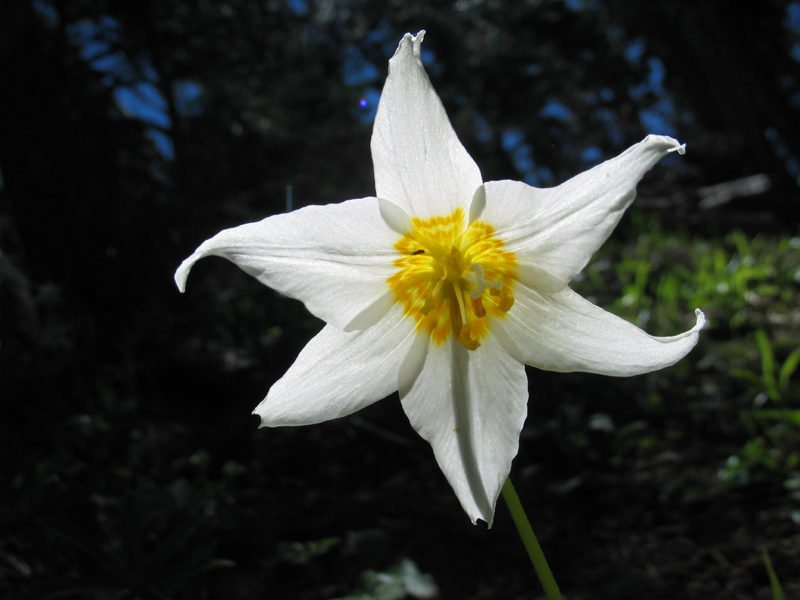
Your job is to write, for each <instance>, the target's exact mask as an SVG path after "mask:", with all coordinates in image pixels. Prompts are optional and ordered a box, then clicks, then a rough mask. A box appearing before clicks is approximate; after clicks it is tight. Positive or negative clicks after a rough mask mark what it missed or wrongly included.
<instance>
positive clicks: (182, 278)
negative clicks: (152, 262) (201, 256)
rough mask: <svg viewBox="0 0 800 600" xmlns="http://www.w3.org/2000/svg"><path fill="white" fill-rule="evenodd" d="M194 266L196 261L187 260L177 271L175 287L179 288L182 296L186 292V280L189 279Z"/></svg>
mask: <svg viewBox="0 0 800 600" xmlns="http://www.w3.org/2000/svg"><path fill="white" fill-rule="evenodd" d="M193 264H194V260H192V259H191V258H187V259H186V260H185V261H183V262H182V263H181V266H180V267H178V270H177V271H175V285H177V286H178V290H179V291H180V293H181V294H183V293H184V292H185V291H186V278H187V277H189V271H191V269H192V265H193Z"/></svg>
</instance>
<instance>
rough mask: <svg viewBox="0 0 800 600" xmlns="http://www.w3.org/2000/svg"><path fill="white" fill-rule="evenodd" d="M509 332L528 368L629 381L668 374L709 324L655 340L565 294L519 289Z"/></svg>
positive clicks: (701, 322) (506, 326)
mask: <svg viewBox="0 0 800 600" xmlns="http://www.w3.org/2000/svg"><path fill="white" fill-rule="evenodd" d="M514 300H515V302H514V306H513V307H512V308H511V310H510V311H509V312H508V313H507V316H506V318H505V319H503V320H502V326H503V329H504V330H505V331H506V333H508V335H509V336H510V337H511V338H512V339H513V340H514V341H515V342H516V344H517V346H518V347H519V348H520V350H521V352H522V355H523V358H524V360H525V363H526V364H529V365H532V366H534V367H538V368H540V369H545V370H547V371H559V372H562V373H566V372H570V371H585V372H588V373H599V374H601V375H613V376H620V377H627V376H629V375H638V374H640V373H648V372H650V371H655V370H657V369H663V368H664V367H668V366H670V365H673V364H675V363H676V362H678V361H679V360H680V359H681V358H683V357H684V356H686V355H687V354H688V353H689V351H690V350H691V349H692V348H694V346H695V344H697V339H698V337H699V332H700V330H701V329H702V328H703V326H704V325H705V322H706V319H705V316H704V315H703V313H702V312H701V311H700V310H697V311H695V312H696V315H697V323H696V324H695V326H694V327H693V328H692V329H690V330H689V331H686V332H684V333H682V334H680V335H676V336H672V337H654V336H651V335H648V334H647V333H645V332H644V331H642V330H641V329H639V328H638V327H636V326H635V325H633V324H631V323H629V322H628V321H625V320H624V319H621V318H619V317H617V316H615V315H612V314H611V313H610V312H607V311H605V310H603V309H602V308H600V307H598V306H595V305H594V304H592V303H591V302H589V301H588V300H586V299H584V298H582V297H581V296H580V295H578V294H576V293H575V292H573V291H572V290H571V289H570V288H565V289H564V290H562V291H561V292H558V293H556V294H547V293H541V292H538V291H536V290H532V289H530V288H527V287H526V286H524V285H517V286H516V287H515V288H514Z"/></svg>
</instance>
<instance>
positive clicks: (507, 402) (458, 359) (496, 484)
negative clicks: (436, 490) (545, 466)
mask: <svg viewBox="0 0 800 600" xmlns="http://www.w3.org/2000/svg"><path fill="white" fill-rule="evenodd" d="M401 400H402V403H403V409H404V410H405V412H406V414H407V415H408V418H409V420H410V421H411V425H412V426H413V427H414V429H416V430H417V431H418V432H419V434H420V435H421V436H422V437H423V438H425V439H426V440H427V441H428V442H429V443H430V444H431V446H432V447H433V452H434V455H435V456H436V461H437V462H438V463H439V467H440V468H441V469H442V471H443V472H444V474H445V477H447V480H448V481H449V482H450V485H451V486H452V487H453V490H454V491H455V493H456V495H457V496H458V499H459V501H460V502H461V506H462V507H463V508H464V510H465V511H466V513H467V514H468V515H469V517H470V519H472V522H473V523H475V522H476V521H477V520H478V519H483V520H484V521H486V522H487V523H488V524H489V526H490V527H491V525H492V520H493V519H494V507H495V504H496V502H497V496H498V495H499V494H500V489H501V488H502V486H503V482H504V481H505V480H506V477H508V473H509V471H510V470H511V461H512V459H513V458H514V456H516V454H517V450H518V448H519V434H520V431H521V430H522V425H523V423H524V421H525V416H526V414H527V402H528V380H527V378H526V376H525V367H524V366H523V365H522V364H521V363H519V362H517V361H516V360H514V359H513V358H511V356H509V355H508V354H507V353H506V352H505V351H504V350H503V349H502V347H501V346H500V344H499V343H498V342H497V341H496V340H495V339H494V338H493V337H492V336H488V337H487V338H486V339H485V340H484V342H483V344H481V346H479V347H478V349H477V350H474V351H469V350H467V349H466V348H464V347H463V346H462V345H461V344H459V343H458V342H454V341H452V340H450V341H448V342H446V343H444V344H442V345H441V346H437V345H435V344H433V343H431V345H430V347H429V349H428V352H427V358H426V360H425V365H424V367H423V369H422V372H421V373H420V375H419V377H418V378H417V379H416V381H415V383H414V385H413V386H412V387H411V389H410V390H409V391H408V392H407V393H406V394H405V395H404V396H402V397H401Z"/></svg>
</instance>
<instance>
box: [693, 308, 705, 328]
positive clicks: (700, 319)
mask: <svg viewBox="0 0 800 600" xmlns="http://www.w3.org/2000/svg"><path fill="white" fill-rule="evenodd" d="M694 315H695V317H697V323H695V325H694V327H692V331H700V330H701V329H703V327H705V326H706V322H707V321H706V315H705V314H704V313H703V311H702V310H700V309H699V308H696V309H694Z"/></svg>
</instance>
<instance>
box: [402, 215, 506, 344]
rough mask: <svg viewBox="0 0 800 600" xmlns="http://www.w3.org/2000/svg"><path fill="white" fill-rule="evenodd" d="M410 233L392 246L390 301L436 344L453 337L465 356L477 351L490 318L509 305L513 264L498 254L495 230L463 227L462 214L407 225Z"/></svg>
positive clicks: (480, 225) (485, 226)
mask: <svg viewBox="0 0 800 600" xmlns="http://www.w3.org/2000/svg"><path fill="white" fill-rule="evenodd" d="M411 224H412V229H411V231H409V232H408V233H406V234H405V235H404V236H403V237H402V238H401V239H400V240H399V241H398V242H397V243H396V244H395V249H396V250H397V251H398V253H399V255H400V256H399V258H397V259H396V260H395V261H394V265H395V266H396V267H397V272H396V273H394V274H393V275H392V276H391V277H389V279H388V283H389V286H390V287H391V289H392V291H393V292H394V296H395V300H396V301H397V302H400V303H401V304H402V306H403V311H404V312H405V314H406V316H408V317H409V318H412V319H414V320H415V321H416V325H417V329H418V330H422V331H426V332H428V333H429V334H430V336H431V339H432V340H433V341H434V342H435V343H437V344H440V345H441V344H443V343H444V342H445V341H447V340H448V339H449V338H450V336H451V335H452V336H453V337H454V338H455V339H456V340H457V341H458V342H459V343H461V344H462V345H463V346H464V347H466V348H467V349H469V350H475V349H476V348H478V346H480V344H481V340H483V338H485V337H486V335H488V333H489V331H490V330H491V321H492V319H493V318H504V317H505V315H506V313H507V312H508V311H509V310H510V309H511V307H512V306H513V304H514V296H513V293H512V292H513V284H514V281H515V280H516V278H517V271H516V268H517V260H516V257H515V255H514V253H513V252H509V251H507V250H503V245H504V243H503V241H502V240H501V239H499V238H497V237H495V235H494V228H492V226H491V225H489V224H487V223H483V222H481V221H473V222H471V223H467V220H466V217H465V215H464V211H463V210H461V209H456V210H455V212H453V213H452V214H451V215H446V216H437V217H433V218H431V219H424V220H423V219H411Z"/></svg>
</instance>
